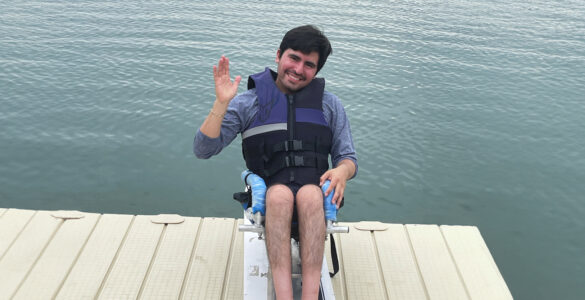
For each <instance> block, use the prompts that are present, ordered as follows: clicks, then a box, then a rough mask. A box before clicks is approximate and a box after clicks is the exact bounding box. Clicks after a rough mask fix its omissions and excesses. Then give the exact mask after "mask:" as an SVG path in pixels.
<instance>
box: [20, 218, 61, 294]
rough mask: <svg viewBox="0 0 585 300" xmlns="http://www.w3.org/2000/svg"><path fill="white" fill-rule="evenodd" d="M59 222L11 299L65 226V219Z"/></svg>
mask: <svg viewBox="0 0 585 300" xmlns="http://www.w3.org/2000/svg"><path fill="white" fill-rule="evenodd" d="M59 222H60V223H59V225H57V228H55V230H53V233H52V234H51V236H50V237H49V239H48V240H47V242H46V243H45V246H43V249H42V250H41V253H39V255H38V256H37V258H36V259H35V262H34V263H33V264H32V265H31V266H30V268H29V269H28V271H27V272H26V274H25V275H24V277H23V278H22V280H21V281H20V283H19V284H18V287H16V289H15V290H14V293H12V295H11V296H10V299H13V298H14V296H16V294H17V293H18V290H20V288H21V287H22V285H23V284H24V282H25V281H26V280H27V279H28V276H29V275H30V273H31V272H32V270H34V268H35V266H36V265H37V263H38V262H39V260H40V259H41V257H43V254H45V250H47V247H48V246H49V244H51V241H53V238H54V237H55V235H56V234H57V231H59V229H60V228H61V226H63V223H65V220H63V219H61V221H59Z"/></svg>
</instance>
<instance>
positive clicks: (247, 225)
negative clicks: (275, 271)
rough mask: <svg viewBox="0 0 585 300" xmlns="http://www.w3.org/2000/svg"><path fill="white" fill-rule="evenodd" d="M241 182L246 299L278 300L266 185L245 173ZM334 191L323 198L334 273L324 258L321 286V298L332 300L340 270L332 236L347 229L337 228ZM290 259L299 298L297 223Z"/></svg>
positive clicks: (345, 231)
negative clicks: (270, 253)
mask: <svg viewBox="0 0 585 300" xmlns="http://www.w3.org/2000/svg"><path fill="white" fill-rule="evenodd" d="M241 177H242V181H243V182H244V184H245V185H246V190H245V192H243V193H235V194H234V199H235V200H237V201H238V202H240V203H241V204H242V207H243V209H244V224H243V225H240V226H239V231H241V232H244V299H245V300H248V299H254V300H255V299H276V298H275V295H274V287H273V285H272V276H271V273H270V267H269V263H268V256H267V253H266V244H265V242H264V238H263V235H264V216H265V213H266V198H265V196H266V184H265V183H264V180H263V179H262V178H261V177H260V176H258V175H256V174H254V173H252V172H250V171H249V170H246V171H244V172H242V176H241ZM329 184H330V182H329V181H326V182H325V184H324V185H323V186H322V190H323V192H325V191H326V190H327V188H329ZM333 194H334V192H331V193H330V194H329V195H328V196H327V197H323V205H324V207H323V208H324V211H325V220H326V223H327V229H326V232H327V234H329V235H330V242H331V257H332V260H333V265H334V272H333V273H330V272H329V269H328V267H327V260H326V257H325V255H324V256H323V265H322V269H321V286H320V289H321V291H320V294H319V299H326V300H333V299H335V295H334V294H333V288H332V286H331V278H330V277H333V275H335V273H337V271H338V268H339V267H338V266H339V265H338V262H337V252H336V249H335V243H334V240H333V233H347V232H349V228H348V227H346V226H336V225H335V222H336V221H337V207H336V206H335V204H332V203H331V199H332V197H333ZM293 221H294V220H293ZM291 258H292V262H291V263H292V279H293V292H294V299H300V295H301V294H300V292H301V283H302V278H301V260H300V252H299V239H298V224H296V222H294V223H293V224H292V226H291Z"/></svg>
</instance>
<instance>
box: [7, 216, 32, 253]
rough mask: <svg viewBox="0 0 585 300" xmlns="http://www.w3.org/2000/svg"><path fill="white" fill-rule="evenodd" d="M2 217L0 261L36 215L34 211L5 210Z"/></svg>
mask: <svg viewBox="0 0 585 300" xmlns="http://www.w3.org/2000/svg"><path fill="white" fill-rule="evenodd" d="M3 210H4V215H2V214H1V213H0V215H2V217H0V259H1V258H2V256H3V255H4V253H5V252H6V251H7V250H8V248H9V247H10V245H12V242H14V241H15V240H16V237H17V236H18V234H20V232H21V231H22V230H23V229H24V227H25V226H26V224H28V222H29V221H30V219H31V218H32V216H33V215H34V214H35V211H34V210H24V209H3Z"/></svg>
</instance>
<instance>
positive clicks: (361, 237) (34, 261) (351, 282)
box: [0, 209, 512, 300]
mask: <svg viewBox="0 0 585 300" xmlns="http://www.w3.org/2000/svg"><path fill="white" fill-rule="evenodd" d="M2 211H3V212H4V214H3V215H2V216H1V217H0V237H2V238H3V239H5V240H2V244H0V245H3V246H2V247H3V249H5V250H4V256H1V255H0V299H11V298H12V296H13V295H15V296H16V297H15V298H21V299H24V298H27V299H29V298H34V297H37V298H43V299H46V298H49V299H50V298H52V296H53V295H54V293H57V297H56V299H96V298H97V297H100V298H103V299H137V298H139V299H146V298H148V299H151V298H152V299H153V298H158V299H176V298H177V295H180V297H182V298H184V299H241V298H242V296H243V282H242V280H243V271H244V270H243V255H244V254H243V234H242V233H240V232H238V231H237V223H241V222H242V220H241V219H238V220H235V219H221V218H202V219H200V218H192V217H185V218H184V219H185V222H184V223H183V224H172V225H171V224H169V225H165V224H153V223H152V222H150V219H151V218H152V216H136V217H134V216H131V215H107V214H106V215H101V217H99V219H97V217H96V215H93V216H92V218H94V220H93V221H92V220H91V218H87V217H85V218H82V219H70V220H66V221H62V220H60V219H56V218H54V217H52V216H51V215H50V214H51V212H46V211H38V212H35V211H29V210H18V209H3V210H2ZM69 215H73V214H69ZM96 220H97V222H96ZM92 222H93V224H94V225H92ZM7 224H11V225H7ZM81 224H85V225H84V226H78V225H81ZM197 224H198V225H197ZM74 225H75V226H74ZM342 225H346V226H349V227H350V233H349V234H335V239H336V244H337V253H338V255H339V262H340V272H339V273H338V274H337V275H336V276H335V277H334V278H332V285H333V289H334V291H335V294H336V299H338V300H354V299H390V300H394V299H407V300H410V299H431V300H434V299H468V298H470V299H479V300H482V299H497V300H499V299H506V300H507V299H511V298H512V296H511V295H510V292H509V290H508V288H507V286H506V283H505V282H504V280H503V278H502V276H501V274H500V272H499V270H498V268H497V266H496V264H495V262H494V261H493V258H492V257H491V254H490V253H489V250H488V249H487V246H486V245H485V242H484V241H483V239H482V237H481V234H480V233H479V231H478V230H477V228H475V227H471V226H441V227H440V228H439V227H438V226H436V225H404V226H403V225H399V224H386V223H379V222H360V223H344V224H342ZM374 225H376V226H374ZM355 226H360V228H362V229H365V230H357V229H355ZM364 226H365V228H364ZM368 226H374V227H375V228H374V227H372V230H373V231H370V230H368V228H369V227H368ZM74 229H76V230H74ZM325 249H326V258H327V262H328V264H329V266H330V269H331V270H332V264H331V255H330V250H329V242H327V244H326V247H325ZM42 279H46V280H42ZM61 284H62V286H61ZM425 291H426V293H425ZM51 293H53V294H51Z"/></svg>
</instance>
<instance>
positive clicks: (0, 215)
mask: <svg viewBox="0 0 585 300" xmlns="http://www.w3.org/2000/svg"><path fill="white" fill-rule="evenodd" d="M9 210H10V208H9V209H6V210H4V211H3V212H2V213H1V214H0V218H2V217H3V216H4V215H5V214H6V213H8V211H9Z"/></svg>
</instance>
